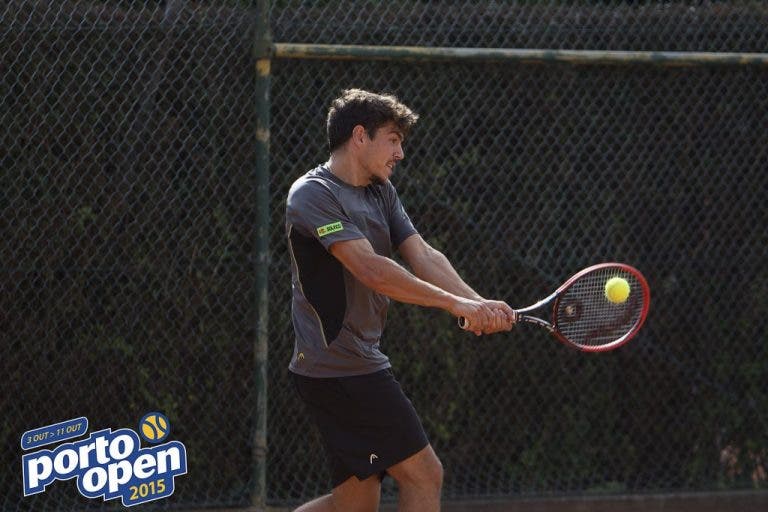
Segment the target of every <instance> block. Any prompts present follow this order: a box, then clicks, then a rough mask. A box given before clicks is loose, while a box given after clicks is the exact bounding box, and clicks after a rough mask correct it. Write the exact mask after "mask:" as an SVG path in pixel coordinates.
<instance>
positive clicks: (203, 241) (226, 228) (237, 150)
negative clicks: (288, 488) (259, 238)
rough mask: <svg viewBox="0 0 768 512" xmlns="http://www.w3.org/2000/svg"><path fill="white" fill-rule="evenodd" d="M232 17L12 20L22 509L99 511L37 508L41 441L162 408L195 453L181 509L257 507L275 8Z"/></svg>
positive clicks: (15, 372)
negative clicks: (261, 64) (32, 467)
mask: <svg viewBox="0 0 768 512" xmlns="http://www.w3.org/2000/svg"><path fill="white" fill-rule="evenodd" d="M231 4H232V5H230V6H219V7H217V8H216V9H213V8H203V7H191V6H190V5H189V4H188V3H187V2H162V3H161V2H156V3H146V4H145V3H143V2H141V3H140V2H53V3H51V2H10V3H5V4H4V6H3V7H0V20H2V21H1V22H0V33H1V37H0V40H2V48H1V49H0V59H1V61H0V62H2V69H3V72H2V78H0V84H2V85H0V87H2V93H1V94H0V95H1V96H2V105H3V107H2V112H0V125H2V131H1V133H2V144H0V162H2V169H3V172H2V177H1V178H0V231H1V232H2V234H3V239H2V244H1V245H0V260H1V261H2V265H1V267H2V268H1V269H0V311H1V313H0V337H1V341H0V359H1V360H2V369H3V372H2V373H3V376H4V379H3V385H2V386H3V392H2V396H0V402H1V403H2V411H3V413H4V414H3V416H4V419H3V421H2V434H3V440H4V442H3V444H2V448H1V449H0V466H1V467H2V468H3V469H2V470H0V489H2V492H0V509H2V510H34V511H43V510H73V509H78V508H80V507H86V506H88V507H99V502H98V501H95V500H85V499H84V498H79V497H78V493H77V491H76V489H75V486H74V485H73V484H72V482H71V481H70V482H58V483H55V484H53V485H51V486H50V487H49V489H48V490H47V491H46V492H45V493H43V494H39V495H36V496H30V497H28V498H23V499H22V489H23V488H22V484H21V455H20V449H19V438H20V436H21V434H22V432H24V431H25V430H28V429H32V428H35V427H40V426H43V425H48V424H51V423H55V422H57V421H62V420H65V419H68V418H75V417H79V416H86V417H87V418H88V419H89V420H90V425H91V431H95V430H98V429H102V428H118V427H129V428H134V429H136V428H137V425H138V421H139V419H140V418H141V417H142V416H143V415H144V414H145V413H147V412H149V411H152V410H161V411H164V412H165V413H166V415H167V416H168V418H169V419H170V422H171V429H172V432H173V438H174V439H177V440H180V441H182V442H184V443H185V444H186V446H187V449H188V454H189V458H188V465H189V468H190V470H189V474H188V475H185V476H184V477H181V478H177V488H176V492H175V494H174V497H173V501H174V502H175V503H187V504H207V503H210V504H223V503H228V504H237V503H240V504H246V503H248V498H249V492H251V489H252V487H253V485H252V479H251V475H252V467H253V463H252V460H251V455H250V451H249V448H248V447H249V439H250V434H252V431H253V429H252V424H253V417H254V415H253V409H254V408H255V405H256V400H255V389H254V387H253V385H252V380H253V379H252V377H251V376H252V374H253V346H254V334H253V331H254V315H255V311H256V309H255V307H256V297H255V291H254V286H253V283H254V277H253V269H254V262H253V250H252V246H253V240H254V235H253V234H254V232H255V230H256V226H255V221H254V218H255V215H254V203H255V199H254V198H255V185H254V183H255V181H254V176H253V161H254V152H253V147H254V144H253V140H254V137H253V133H254V131H255V121H254V119H255V114H254V111H253V110H254V109H253V106H252V105H253V100H252V95H253V90H254V80H253V59H252V56H251V47H252V44H253V33H252V27H253V19H254V18H255V13H254V12H253V11H252V10H250V9H242V8H238V7H237V5H235V3H234V2H231ZM118 501H119V500H118ZM158 504H159V505H158V506H163V505H166V504H164V503H163V502H158ZM101 506H102V507H105V508H106V507H109V508H116V507H115V506H114V502H110V503H107V504H102V505H101ZM166 506H167V505H166Z"/></svg>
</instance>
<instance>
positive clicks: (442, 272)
mask: <svg viewBox="0 0 768 512" xmlns="http://www.w3.org/2000/svg"><path fill="white" fill-rule="evenodd" d="M398 250H399V251H400V254H401V255H402V257H403V259H404V260H405V262H406V263H407V264H408V266H409V267H411V269H412V270H413V273H414V274H415V275H416V276H417V277H419V278H420V279H423V280H424V281H427V282H428V283H432V284H433V285H435V286H437V287H439V288H442V289H443V290H446V291H448V292H450V293H453V294H455V295H458V296H460V297H466V298H468V299H473V300H481V301H485V302H486V303H487V304H489V305H490V306H491V308H492V309H494V310H496V311H501V312H503V313H504V314H505V316H506V317H507V319H508V321H509V322H510V324H511V322H514V318H515V314H514V312H513V311H512V308H510V307H509V305H507V304H506V303H505V302H503V301H496V300H493V301H488V300H486V299H483V297H481V296H480V294H478V293H477V292H476V291H475V290H473V289H472V287H470V286H469V285H468V284H467V283H465V282H464V280H463V279H462V278H461V276H459V273H458V272H456V269H455V268H453V265H451V262H450V261H448V258H446V257H445V255H444V254H443V253H441V252H440V251H438V250H437V249H435V248H433V247H432V246H431V245H429V244H428V243H427V242H426V241H425V240H424V239H423V238H422V237H421V235H419V234H414V235H411V236H409V237H408V238H406V239H405V240H404V241H403V243H401V244H400V246H399V247H398ZM510 327H511V325H510Z"/></svg>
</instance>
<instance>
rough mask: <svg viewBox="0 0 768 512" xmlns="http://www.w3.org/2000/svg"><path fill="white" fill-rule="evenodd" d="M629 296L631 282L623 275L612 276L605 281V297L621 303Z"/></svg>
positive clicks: (615, 302)
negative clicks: (622, 276)
mask: <svg viewBox="0 0 768 512" xmlns="http://www.w3.org/2000/svg"><path fill="white" fill-rule="evenodd" d="M627 297H629V283H628V282H627V280H626V279H624V278H621V277H612V278H610V279H609V280H608V281H606V283H605V298H606V299H608V300H609V301H611V302H613V303H614V304H621V303H622V302H624V301H626V300H627Z"/></svg>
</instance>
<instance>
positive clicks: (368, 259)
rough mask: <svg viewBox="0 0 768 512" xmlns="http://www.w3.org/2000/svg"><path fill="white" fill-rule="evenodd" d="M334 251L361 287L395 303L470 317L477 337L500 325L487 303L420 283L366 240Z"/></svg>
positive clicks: (349, 242)
mask: <svg viewBox="0 0 768 512" xmlns="http://www.w3.org/2000/svg"><path fill="white" fill-rule="evenodd" d="M330 251H331V254H333V255H334V256H335V257H336V258H337V259H338V260H339V261H341V263H342V264H343V265H344V267H346V269H347V270H349V272H351V273H352V275H354V276H355V277H356V278H357V279H358V280H359V281H360V282H361V283H363V284H364V285H365V286H367V287H369V288H371V289H372V290H375V291H376V292H378V293H381V294H383V295H386V296H388V297H390V298H392V299H394V300H397V301H399V302H407V303H409V304H418V305H421V306H428V307H437V308H440V309H444V310H446V311H448V312H450V313H451V314H453V315H454V316H457V317H459V316H463V317H466V318H467V319H469V320H470V324H471V325H472V326H473V327H474V329H473V330H474V332H475V334H480V332H481V331H486V330H490V329H492V328H493V327H494V326H495V325H496V324H497V323H498V319H496V318H495V317H496V315H495V314H494V312H493V311H492V310H491V308H490V306H489V305H487V304H486V303H485V302H483V301H478V300H474V299H470V298H467V297H462V296H461V295H458V294H455V293H452V292H450V291H446V290H444V289H442V288H440V287H438V286H435V285H433V284H430V283H428V282H426V281H424V280H422V279H419V278H418V277H416V276H414V275H413V274H411V273H410V272H408V270H406V269H405V268H403V267H402V266H400V265H399V264H397V262H395V261H394V260H392V259H390V258H386V257H384V256H380V255H378V254H376V253H375V252H374V250H373V247H371V244H370V242H369V241H368V240H367V239H365V238H359V239H356V240H346V241H341V242H336V243H334V244H333V245H331V247H330ZM475 322H477V323H475Z"/></svg>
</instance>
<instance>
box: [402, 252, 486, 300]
mask: <svg viewBox="0 0 768 512" xmlns="http://www.w3.org/2000/svg"><path fill="white" fill-rule="evenodd" d="M412 267H413V273H414V274H415V275H416V276H417V277H418V278H420V279H422V280H424V281H426V282H428V283H431V284H433V285H435V286H437V287H438V288H442V289H443V290H445V291H447V292H450V293H452V294H454V295H458V296H459V297H465V298H467V299H472V300H482V299H483V298H482V297H481V296H480V295H479V294H478V293H477V292H476V291H475V290H473V289H472V288H471V287H470V286H469V285H468V284H467V283H465V282H464V280H463V279H462V278H461V276H459V273H458V272H456V269H454V268H453V265H451V262H450V261H448V258H446V257H445V255H444V254H443V253H441V252H440V251H438V250H436V249H432V248H429V250H428V251H425V252H424V254H423V255H421V257H420V258H419V259H418V260H417V261H415V262H414V263H413V264H412Z"/></svg>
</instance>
